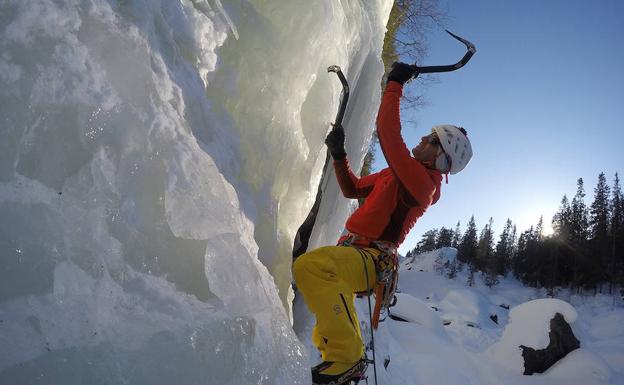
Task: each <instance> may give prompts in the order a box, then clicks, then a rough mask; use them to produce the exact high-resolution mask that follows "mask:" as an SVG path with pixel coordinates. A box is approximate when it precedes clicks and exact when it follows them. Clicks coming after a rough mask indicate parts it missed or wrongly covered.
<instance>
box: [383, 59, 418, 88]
mask: <svg viewBox="0 0 624 385" xmlns="http://www.w3.org/2000/svg"><path fill="white" fill-rule="evenodd" d="M417 76H418V70H417V67H416V65H414V64H405V63H401V62H396V61H395V62H394V63H392V70H391V71H390V73H389V74H388V81H390V80H393V81H395V82H399V83H401V84H402V85H403V84H405V83H406V82H408V81H409V80H411V79H413V78H415V77H417Z"/></svg>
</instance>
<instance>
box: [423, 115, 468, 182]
mask: <svg viewBox="0 0 624 385" xmlns="http://www.w3.org/2000/svg"><path fill="white" fill-rule="evenodd" d="M431 132H435V133H436V134H437V135H438V138H440V143H441V144H442V149H443V150H444V153H443V154H440V155H439V156H438V158H437V159H436V168H437V169H438V170H440V171H442V172H448V173H450V174H452V175H453V174H457V173H458V172H460V171H461V170H463V169H464V167H466V165H467V164H468V162H470V159H471V158H472V146H471V145H470V140H468V137H467V136H466V130H464V129H463V128H460V127H456V126H452V125H450V124H445V125H441V126H435V127H433V128H432V129H431ZM445 154H446V155H445ZM449 162H450V165H449ZM449 166H450V167H449Z"/></svg>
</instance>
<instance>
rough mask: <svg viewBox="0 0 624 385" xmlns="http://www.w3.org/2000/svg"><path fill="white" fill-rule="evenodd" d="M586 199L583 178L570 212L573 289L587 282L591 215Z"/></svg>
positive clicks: (578, 183)
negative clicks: (587, 255)
mask: <svg viewBox="0 0 624 385" xmlns="http://www.w3.org/2000/svg"><path fill="white" fill-rule="evenodd" d="M584 199H585V190H584V188H583V178H579V179H578V180H577V190H576V195H574V198H572V205H571V210H570V214H571V215H570V245H571V247H572V248H573V250H572V253H573V265H572V287H576V288H579V286H580V285H581V284H583V283H585V282H586V276H585V274H583V272H584V271H586V270H587V258H586V248H587V238H588V235H589V218H588V216H589V214H588V210H587V206H586V205H585V200H584Z"/></svg>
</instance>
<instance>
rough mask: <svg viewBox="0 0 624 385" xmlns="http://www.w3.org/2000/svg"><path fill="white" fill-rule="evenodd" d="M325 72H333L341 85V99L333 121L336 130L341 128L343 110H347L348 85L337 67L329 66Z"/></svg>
mask: <svg viewBox="0 0 624 385" xmlns="http://www.w3.org/2000/svg"><path fill="white" fill-rule="evenodd" d="M327 72H334V73H335V74H336V75H338V79H340V83H342V95H341V96H342V98H341V101H340V107H339V108H338V113H337V114H336V120H335V121H334V127H336V128H337V127H341V126H342V118H344V114H345V110H346V109H347V102H348V101H349V83H347V79H346V78H345V76H344V74H343V73H342V70H341V69H340V67H339V66H337V65H332V66H329V68H327Z"/></svg>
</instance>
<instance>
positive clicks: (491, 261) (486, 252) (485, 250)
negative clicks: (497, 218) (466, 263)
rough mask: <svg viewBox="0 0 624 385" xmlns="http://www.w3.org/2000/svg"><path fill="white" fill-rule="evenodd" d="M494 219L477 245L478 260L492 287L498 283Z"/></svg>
mask: <svg viewBox="0 0 624 385" xmlns="http://www.w3.org/2000/svg"><path fill="white" fill-rule="evenodd" d="M493 222H494V219H493V218H490V220H489V222H488V224H487V225H486V226H485V227H484V228H483V231H482V232H481V237H480V239H479V245H478V247H477V261H480V264H481V265H482V267H481V270H482V271H483V275H484V278H485V284H486V285H487V286H488V287H492V286H494V285H496V284H497V283H498V274H497V271H496V264H497V263H496V262H497V261H496V258H495V257H496V254H495V252H494V231H493V229H492V225H493Z"/></svg>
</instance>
